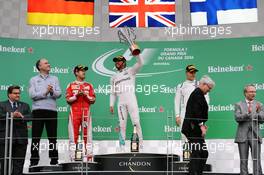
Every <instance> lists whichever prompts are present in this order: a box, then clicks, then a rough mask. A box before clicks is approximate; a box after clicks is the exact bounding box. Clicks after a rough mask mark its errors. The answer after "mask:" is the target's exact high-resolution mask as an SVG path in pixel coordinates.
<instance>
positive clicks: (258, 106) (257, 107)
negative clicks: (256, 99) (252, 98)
mask: <svg viewBox="0 0 264 175" xmlns="http://www.w3.org/2000/svg"><path fill="white" fill-rule="evenodd" d="M260 110H261V106H260V104H259V103H257V105H256V112H257V113H259V112H260Z"/></svg>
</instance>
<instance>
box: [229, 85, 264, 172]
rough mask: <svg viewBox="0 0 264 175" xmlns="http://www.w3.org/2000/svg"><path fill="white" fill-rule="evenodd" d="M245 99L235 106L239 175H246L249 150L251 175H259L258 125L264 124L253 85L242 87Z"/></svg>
mask: <svg viewBox="0 0 264 175" xmlns="http://www.w3.org/2000/svg"><path fill="white" fill-rule="evenodd" d="M244 96H245V99H244V100H242V101H240V102H238V103H236V104H235V113H234V114H235V120H236V122H237V123H238V128H237V133H236V138H235V143H237V144H238V150H239V156H240V174H241V175H248V174H249V173H248V152H249V147H250V149H251V157H252V159H253V174H254V175H261V174H262V168H261V156H260V154H261V143H262V136H261V130H260V124H262V123H264V107H263V104H262V103H260V102H259V101H257V100H255V96H256V87H255V86H254V85H253V84H249V85H246V86H245V87H244Z"/></svg>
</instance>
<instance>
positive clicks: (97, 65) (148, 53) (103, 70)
mask: <svg viewBox="0 0 264 175" xmlns="http://www.w3.org/2000/svg"><path fill="white" fill-rule="evenodd" d="M123 50H124V49H113V50H110V51H108V52H106V53H104V54H102V55H101V56H99V57H98V58H97V59H96V60H95V61H94V62H93V64H92V69H93V71H94V72H96V73H97V74H99V75H102V76H106V77H111V76H112V75H114V74H116V70H115V67H114V63H113V62H111V63H112V65H111V66H108V67H107V64H106V62H107V61H109V60H112V59H113V57H114V56H116V55H121V54H118V53H120V52H121V51H123ZM155 52H156V49H153V48H146V49H143V50H142V53H141V57H142V58H143V60H144V66H151V65H148V63H149V62H151V59H152V58H153V57H154V56H155ZM122 55H123V56H124V57H125V58H126V60H127V62H130V61H131V60H133V56H132V55H131V53H130V50H129V49H127V50H126V51H125V53H123V54H122ZM143 69H144V68H143ZM182 70H183V69H172V70H168V67H166V70H164V71H157V72H155V68H154V67H153V71H152V72H146V73H145V72H144V73H138V74H137V77H151V76H154V75H160V74H169V73H173V72H179V71H182Z"/></svg>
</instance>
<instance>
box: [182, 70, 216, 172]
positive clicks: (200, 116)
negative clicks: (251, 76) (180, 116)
mask: <svg viewBox="0 0 264 175" xmlns="http://www.w3.org/2000/svg"><path fill="white" fill-rule="evenodd" d="M214 86H215V82H214V81H213V80H212V79H211V78H210V77H209V76H206V75H205V76H203V77H202V78H201V80H200V82H199V86H198V87H197V88H196V89H195V90H194V91H193V92H192V93H191V95H190V97H189V99H188V101H187V105H186V112H185V118H184V121H183V125H182V133H183V134H184V135H185V136H186V137H187V139H188V141H189V148H190V150H191V155H190V163H189V174H190V175H202V174H203V168H204V166H205V164H206V161H207V158H208V151H207V147H206V143H205V135H206V132H207V126H206V125H205V123H206V122H207V120H208V103H207V101H206V99H205V95H206V94H207V93H208V92H210V91H211V90H212V89H213V88H214Z"/></svg>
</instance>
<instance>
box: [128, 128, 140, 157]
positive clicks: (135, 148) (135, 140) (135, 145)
mask: <svg viewBox="0 0 264 175" xmlns="http://www.w3.org/2000/svg"><path fill="white" fill-rule="evenodd" d="M130 150H131V152H139V137H138V134H137V126H136V125H134V131H133V134H132V137H131V145H130Z"/></svg>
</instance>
